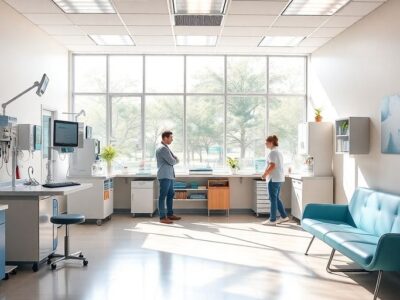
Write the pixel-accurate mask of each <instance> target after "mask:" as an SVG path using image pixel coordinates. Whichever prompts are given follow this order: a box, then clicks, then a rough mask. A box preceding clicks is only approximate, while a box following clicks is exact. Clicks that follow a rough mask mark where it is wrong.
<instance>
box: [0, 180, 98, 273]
mask: <svg viewBox="0 0 400 300" xmlns="http://www.w3.org/2000/svg"><path fill="white" fill-rule="evenodd" d="M91 187H92V185H90V184H82V185H80V186H71V187H62V188H54V189H49V188H44V187H42V186H24V185H17V186H16V187H15V188H12V187H11V186H0V205H8V210H7V211H6V219H7V228H6V238H5V242H6V261H7V262H8V263H12V264H24V263H29V264H32V269H33V271H37V270H38V268H39V264H40V263H41V262H42V261H44V260H45V259H46V258H47V257H48V256H49V255H50V254H52V253H54V251H55V250H56V248H57V240H58V239H57V228H56V227H54V226H53V224H52V223H51V222H50V218H51V216H53V215H55V214H58V201H57V199H56V198H57V196H66V195H69V194H72V193H76V192H78V191H83V190H86V189H89V188H91Z"/></svg>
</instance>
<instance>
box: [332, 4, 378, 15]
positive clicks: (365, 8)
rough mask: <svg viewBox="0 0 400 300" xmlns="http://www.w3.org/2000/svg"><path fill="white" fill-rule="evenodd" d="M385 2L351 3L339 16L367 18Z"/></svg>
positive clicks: (340, 11) (338, 13)
mask: <svg viewBox="0 0 400 300" xmlns="http://www.w3.org/2000/svg"><path fill="white" fill-rule="evenodd" d="M382 3H383V2H350V3H349V4H347V5H346V6H345V7H343V8H342V9H341V10H339V11H338V12H337V13H336V15H337V16H365V15H368V14H369V13H370V12H372V11H373V10H374V9H376V8H377V7H379V6H381V5H382Z"/></svg>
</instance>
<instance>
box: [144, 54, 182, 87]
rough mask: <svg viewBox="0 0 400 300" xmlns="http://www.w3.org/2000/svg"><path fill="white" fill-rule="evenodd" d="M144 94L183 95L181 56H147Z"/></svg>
mask: <svg viewBox="0 0 400 300" xmlns="http://www.w3.org/2000/svg"><path fill="white" fill-rule="evenodd" d="M146 92H148V93H183V56H147V57H146Z"/></svg>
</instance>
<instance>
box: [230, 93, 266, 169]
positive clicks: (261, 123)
mask: <svg viewBox="0 0 400 300" xmlns="http://www.w3.org/2000/svg"><path fill="white" fill-rule="evenodd" d="M265 112H266V109H265V97H260V96H232V97H228V101H227V124H226V125H227V132H226V147H227V153H226V154H227V156H228V157H233V158H238V159H239V166H240V169H242V170H245V169H254V160H255V159H257V158H264V157H265V146H264V139H265V124H266V120H265V119H266V113H265Z"/></svg>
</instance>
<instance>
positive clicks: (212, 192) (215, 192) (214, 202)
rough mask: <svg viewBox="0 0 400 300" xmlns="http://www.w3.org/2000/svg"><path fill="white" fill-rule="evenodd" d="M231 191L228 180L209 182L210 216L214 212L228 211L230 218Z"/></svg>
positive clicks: (212, 180) (211, 180)
mask: <svg viewBox="0 0 400 300" xmlns="http://www.w3.org/2000/svg"><path fill="white" fill-rule="evenodd" d="M229 208H230V189H229V180H228V179H210V180H208V215H210V211H212V210H226V213H227V215H228V216H229Z"/></svg>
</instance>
